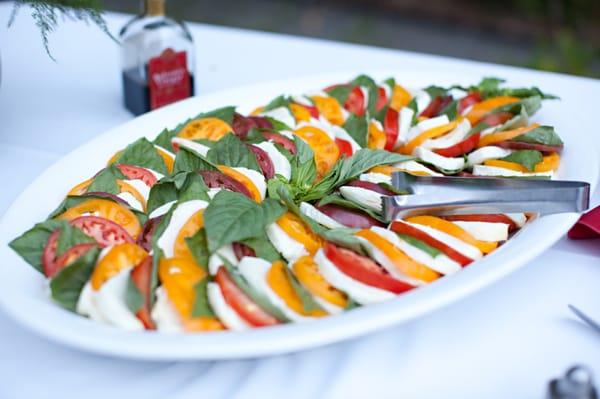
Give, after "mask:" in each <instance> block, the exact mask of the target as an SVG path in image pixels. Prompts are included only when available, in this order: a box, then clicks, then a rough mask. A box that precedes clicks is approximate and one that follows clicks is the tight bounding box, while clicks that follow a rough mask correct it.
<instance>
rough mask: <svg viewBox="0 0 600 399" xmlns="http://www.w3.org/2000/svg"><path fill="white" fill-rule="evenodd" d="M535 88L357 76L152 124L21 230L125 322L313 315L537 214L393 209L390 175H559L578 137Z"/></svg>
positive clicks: (161, 326)
mask: <svg viewBox="0 0 600 399" xmlns="http://www.w3.org/2000/svg"><path fill="white" fill-rule="evenodd" d="M547 98H552V96H549V95H547V94H544V93H543V92H541V91H540V90H539V89H537V88H518V89H510V88H506V87H504V86H502V81H500V80H499V79H495V78H487V79H484V80H483V81H482V82H480V83H479V84H478V85H474V86H459V85H455V86H451V87H448V88H443V87H439V86H429V87H426V88H421V89H416V88H409V87H404V86H402V85H400V84H398V83H397V82H396V81H395V80H394V79H387V80H385V81H382V82H375V81H374V80H373V79H372V78H370V77H368V76H366V75H361V76H359V77H357V78H356V79H354V80H352V81H350V82H346V83H341V84H335V85H332V86H329V87H325V88H323V89H321V90H318V91H312V92H307V93H304V94H295V95H282V96H279V97H277V98H275V99H273V100H272V101H271V102H269V103H268V104H265V105H263V106H260V107H258V108H257V109H255V110H254V111H253V112H252V113H250V114H249V115H242V114H240V113H239V112H237V111H236V109H235V108H234V107H224V108H219V109H216V110H213V111H210V112H205V113H201V114H199V115H196V116H194V117H192V118H190V119H188V120H186V121H182V123H181V124H179V125H178V126H176V127H174V128H172V129H164V130H163V131H162V132H161V133H160V134H159V135H158V136H157V137H156V138H155V139H154V140H153V141H150V140H148V139H146V138H141V139H139V140H137V141H135V142H133V143H131V144H130V145H129V146H127V147H126V148H123V149H121V150H120V151H118V152H116V153H115V154H114V155H112V156H111V157H107V158H108V161H107V164H106V167H104V168H103V169H102V170H100V171H98V172H97V173H96V174H95V175H93V176H91V177H89V176H88V178H87V179H85V177H84V178H83V179H82V180H83V181H82V182H81V183H79V184H76V185H75V186H74V187H73V188H72V189H70V190H69V191H68V192H67V196H66V198H65V199H64V201H63V202H62V203H61V204H60V205H59V206H58V207H57V209H56V210H55V211H53V212H52V213H51V214H50V215H49V217H48V219H47V220H45V221H43V222H41V223H39V224H37V225H35V226H34V227H33V228H32V229H30V230H29V231H27V232H25V233H24V234H23V235H22V236H20V237H18V238H16V239H15V240H13V241H12V242H11V244H10V245H11V247H12V248H13V249H14V250H15V251H16V252H17V253H19V254H20V255H21V256H22V257H23V258H24V259H25V260H26V261H27V262H28V263H30V264H31V265H32V266H33V267H35V268H36V269H37V270H38V271H40V272H41V273H43V274H44V275H45V277H46V278H47V279H48V282H49V288H50V294H51V297H52V299H53V300H54V301H56V302H57V303H59V304H60V305H62V306H63V307H65V308H66V309H68V310H70V311H73V312H76V313H78V314H80V315H82V316H86V317H88V318H89V319H91V320H94V321H96V322H99V323H103V324H107V325H112V326H115V327H119V328H122V329H126V330H138V331H139V330H158V331H162V332H167V333H168V332H205V331H218V330H245V329H249V328H253V327H265V326H273V325H277V324H282V323H290V322H310V321H313V320H316V319H318V318H320V317H324V316H328V315H333V314H338V313H341V312H344V311H348V310H350V309H352V308H354V307H357V306H362V305H367V304H370V303H376V302H381V301H385V300H388V299H392V298H394V297H395V296H397V295H400V294H403V293H406V292H408V291H411V290H413V289H416V288H419V287H422V286H426V285H428V284H429V283H431V282H433V281H435V280H438V279H440V278H442V277H444V276H446V275H451V274H454V273H456V272H458V271H460V270H461V269H462V268H464V267H467V266H469V265H470V264H471V263H473V262H474V261H476V260H478V259H481V258H482V257H484V256H485V255H486V254H488V253H490V252H492V251H494V250H495V249H496V248H497V247H498V246H500V245H502V244H503V243H504V242H505V241H507V240H508V239H509V238H510V237H511V235H512V234H514V233H515V232H516V231H517V230H518V229H520V228H521V227H523V225H524V224H525V223H526V222H527V220H528V218H529V217H530V216H529V215H525V214H490V215H481V214H470V215H446V214H437V215H423V216H414V217H408V218H402V219H397V220H393V221H391V222H389V221H386V220H384V219H383V217H382V197H384V196H392V195H401V194H405V193H403V192H401V191H398V190H397V189H396V188H394V187H393V185H392V174H393V173H397V172H404V173H408V174H412V175H417V176H445V175H459V176H465V177H475V178H476V177H477V176H500V177H510V178H521V177H527V178H551V177H553V176H554V174H555V172H556V170H557V168H558V166H559V163H560V152H561V151H562V147H563V144H562V141H561V140H560V138H559V137H558V135H557V134H556V133H555V132H554V129H553V128H552V127H550V126H545V125H541V124H539V123H537V122H533V121H532V117H533V116H534V113H535V112H536V111H537V110H538V109H539V107H540V103H541V101H542V100H543V99H547Z"/></svg>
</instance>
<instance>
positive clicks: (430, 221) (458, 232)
mask: <svg viewBox="0 0 600 399" xmlns="http://www.w3.org/2000/svg"><path fill="white" fill-rule="evenodd" d="M406 221H407V222H409V223H416V224H422V225H423V226H429V227H432V228H434V229H436V230H439V231H442V232H444V233H446V234H449V235H451V236H454V237H456V238H458V239H459V240H461V241H464V242H466V243H467V244H470V245H473V246H474V247H477V248H479V250H480V251H481V252H483V253H484V254H487V253H490V252H492V251H493V250H494V249H496V248H497V247H498V243H497V242H489V241H479V240H477V239H475V238H474V237H473V236H472V235H471V234H469V233H468V232H466V231H465V230H463V229H462V228H460V227H458V226H457V225H456V224H454V223H452V222H450V221H448V220H444V219H440V218H438V217H435V216H413V217H410V218H408V219H406Z"/></svg>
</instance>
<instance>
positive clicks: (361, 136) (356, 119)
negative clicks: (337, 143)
mask: <svg viewBox="0 0 600 399" xmlns="http://www.w3.org/2000/svg"><path fill="white" fill-rule="evenodd" d="M342 127H343V128H344V129H345V130H346V132H348V134H349V135H350V136H351V137H352V138H353V139H354V141H356V143H357V144H358V145H359V146H361V147H366V146H367V141H368V139H369V122H368V121H367V118H366V117H365V116H357V115H354V114H352V115H350V116H349V117H348V119H346V122H344V125H343V126H342Z"/></svg>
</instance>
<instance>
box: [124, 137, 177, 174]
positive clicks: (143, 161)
mask: <svg viewBox="0 0 600 399" xmlns="http://www.w3.org/2000/svg"><path fill="white" fill-rule="evenodd" d="M115 163H122V164H126V165H135V166H141V167H142V168H147V169H152V170H154V171H156V172H158V173H162V174H163V175H168V174H169V171H168V170H167V166H166V165H165V161H164V160H163V159H162V157H161V156H160V154H159V153H158V151H157V150H156V148H155V147H154V145H153V144H152V143H151V142H150V141H148V139H146V138H144V137H142V138H141V139H138V140H136V141H134V142H133V143H131V144H129V145H128V146H127V147H125V149H124V150H123V152H122V153H121V155H119V157H118V158H117V161H116V162H115Z"/></svg>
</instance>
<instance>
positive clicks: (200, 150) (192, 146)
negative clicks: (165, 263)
mask: <svg viewBox="0 0 600 399" xmlns="http://www.w3.org/2000/svg"><path fill="white" fill-rule="evenodd" d="M171 143H172V144H177V145H178V146H179V147H181V148H185V149H186V150H190V151H192V152H193V153H196V154H198V155H200V156H202V157H205V156H206V154H208V151H209V150H210V147H209V146H206V145H204V144H200V143H196V142H195V141H193V140H188V139H184V138H181V137H173V138H172V139H171Z"/></svg>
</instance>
